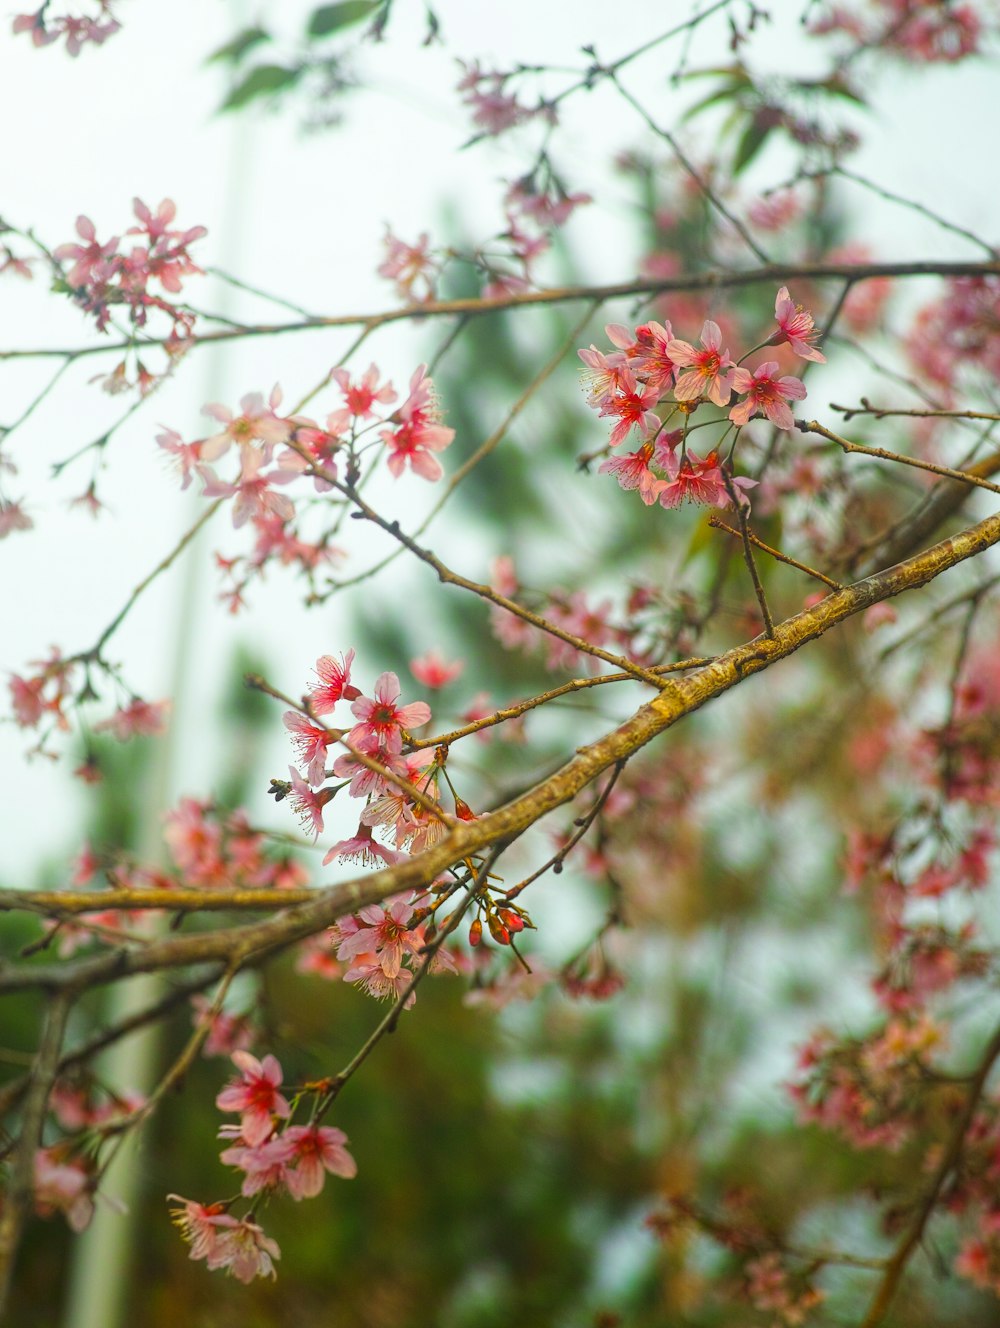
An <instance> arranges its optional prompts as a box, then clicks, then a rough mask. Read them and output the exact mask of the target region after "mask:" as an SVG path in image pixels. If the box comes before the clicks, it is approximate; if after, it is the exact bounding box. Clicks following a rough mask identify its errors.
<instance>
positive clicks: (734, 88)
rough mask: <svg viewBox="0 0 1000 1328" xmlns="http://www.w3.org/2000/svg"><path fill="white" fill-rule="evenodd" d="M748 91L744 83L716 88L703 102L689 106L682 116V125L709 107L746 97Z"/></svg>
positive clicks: (726, 84)
mask: <svg viewBox="0 0 1000 1328" xmlns="http://www.w3.org/2000/svg"><path fill="white" fill-rule="evenodd" d="M746 90H747V85H746V83H743V82H740V83H725V84H723V86H722V87H721V88H716V89H715V91H714V92H710V93H709V94H708V96H707V97H702V99H701V101H696V102H695V104H694V105H693V106H689V107H688V109H687V110H686V111H685V112H684V114H683V115H682V116H681V123H685V122H686V121H688V120H692V119H693V118H694V117H695V116H696V115H699V114H700V113H701V112H702V111H704V110H707V109H708V107H709V106H714V105H715V104H716V103H717V102H721V101H729V100H730V99H736V98H739V97H741V96H744V95H745V94H746Z"/></svg>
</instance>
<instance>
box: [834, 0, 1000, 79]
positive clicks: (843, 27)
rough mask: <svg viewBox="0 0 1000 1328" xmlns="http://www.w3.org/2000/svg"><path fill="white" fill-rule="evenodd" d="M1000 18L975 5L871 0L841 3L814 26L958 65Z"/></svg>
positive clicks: (912, 56)
mask: <svg viewBox="0 0 1000 1328" xmlns="http://www.w3.org/2000/svg"><path fill="white" fill-rule="evenodd" d="M995 24H996V19H995V17H991V18H989V19H987V18H985V17H984V14H983V12H981V7H980V6H977V5H975V4H950V3H946V4H942V3H941V0H868V3H867V4H866V5H864V6H862V7H860V8H859V7H854V8H849V7H848V6H846V5H841V4H837V5H834V6H832V7H830V8H829V9H828V10H827V12H825V13H823V14H822V15H821V16H820V17H819V18H818V19H816V20H814V21H813V22H811V23H810V25H809V31H810V32H811V33H813V34H814V35H816V36H823V35H826V34H828V33H843V34H844V35H845V36H847V37H849V38H850V39H851V41H852V44H856V45H857V46H858V47H860V48H862V49H864V48H867V49H868V50H873V49H875V48H877V47H880V48H882V49H883V50H885V51H889V52H892V53H894V54H896V55H899V56H902V57H903V58H904V59H907V60H911V61H912V60H916V61H920V62H922V63H925V64H937V63H941V62H944V63H948V64H954V63H955V62H956V61H958V60H962V59H964V58H965V57H966V56H970V55H976V54H978V52H979V51H980V49H981V45H982V36H983V32H984V29H985V28H986V27H987V25H989V27H992V28H994V30H995Z"/></svg>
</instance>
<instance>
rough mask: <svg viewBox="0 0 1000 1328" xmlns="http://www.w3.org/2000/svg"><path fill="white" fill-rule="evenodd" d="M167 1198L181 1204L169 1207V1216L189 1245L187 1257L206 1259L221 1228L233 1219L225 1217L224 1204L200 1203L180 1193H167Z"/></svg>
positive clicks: (215, 1247)
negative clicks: (189, 1250)
mask: <svg viewBox="0 0 1000 1328" xmlns="http://www.w3.org/2000/svg"><path fill="white" fill-rule="evenodd" d="M167 1198H168V1199H176V1200H177V1202H178V1203H179V1204H183V1207H182V1208H171V1210H170V1216H171V1220H172V1221H173V1223H174V1225H175V1226H177V1227H179V1228H180V1232H181V1236H182V1237H183V1239H184V1240H185V1241H186V1242H187V1244H188V1245H190V1246H191V1254H190V1256H189V1257H190V1258H192V1259H206V1258H208V1257H209V1256H210V1255H212V1254H214V1253H215V1251H216V1249H217V1248H218V1245H219V1240H220V1237H221V1234H222V1231H223V1229H224V1228H225V1227H226V1226H227V1225H230V1224H231V1223H232V1221H233V1219H232V1218H227V1216H226V1209H225V1205H224V1204H221V1203H213V1204H200V1203H197V1202H196V1201H195V1200H194V1199H185V1198H184V1197H183V1195H180V1194H168V1195H167Z"/></svg>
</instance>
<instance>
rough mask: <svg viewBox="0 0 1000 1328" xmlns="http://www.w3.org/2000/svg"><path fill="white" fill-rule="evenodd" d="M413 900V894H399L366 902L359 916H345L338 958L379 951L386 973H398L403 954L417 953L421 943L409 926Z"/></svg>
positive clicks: (389, 976) (375, 953)
mask: <svg viewBox="0 0 1000 1328" xmlns="http://www.w3.org/2000/svg"><path fill="white" fill-rule="evenodd" d="M412 901H413V896H412V895H410V894H406V895H400V896H399V897H398V898H397V899H394V900H393V901H392V902H391V903H387V904H386V905H382V904H369V905H367V907H365V908H363V909H362V910H361V912H360V913H359V914H358V915H357V918H354V917H348V918H342V919H341V920H340V922H339V923H338V924H337V935H338V937H339V944H338V946H337V958H338V959H354V958H356V957H357V956H358V955H377V956H378V961H379V964H380V966H381V968H382V971H383V973H384V974H385V975H386V977H387V978H394V977H396V975H397V974H398V973H399V970H400V968H401V966H402V963H403V957H404V955H407V954H411V955H415V954H416V953H417V951H418V950H419V948H420V945H421V944H422V940H421V938H420V937H419V936H417V935H415V934H414V933H411V931H410V930H409V926H408V924H409V921H410V918H411V917H412V916H413V902H412ZM358 919H360V921H359V920H358Z"/></svg>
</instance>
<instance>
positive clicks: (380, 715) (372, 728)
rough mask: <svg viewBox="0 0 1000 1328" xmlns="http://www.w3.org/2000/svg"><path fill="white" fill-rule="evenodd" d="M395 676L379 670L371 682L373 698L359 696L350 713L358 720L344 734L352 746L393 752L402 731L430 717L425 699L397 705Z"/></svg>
mask: <svg viewBox="0 0 1000 1328" xmlns="http://www.w3.org/2000/svg"><path fill="white" fill-rule="evenodd" d="M399 696H400V688H399V679H398V678H397V677H396V675H395V674H394V673H383V674H381V675H380V676H379V678H377V679H376V682H375V699H374V700H371V699H369V698H368V697H367V696H359V697H358V699H357V700H356V701H354V702H353V703H352V705H351V713H352V714H353V715H354V717H355V718H356V719H357V720H358V721H359V722H358V723H357V724H355V726H354V727H353V728H352V729H351V731H350V733H349V734H348V735H347V740H348V742H349V743H350V744H351V746H352V747H356V748H357V749H358V750H359V751H362V752H367V753H369V754H371V755H374V754H377V753H379V752H384V753H388V754H389V755H392V756H395V755H398V753H399V752H401V751H402V749H403V734H404V732H408V731H409V730H410V729H415V728H419V727H420V726H421V725H422V724H426V723H427V721H428V720H429V719H430V717H431V711H430V706H428V704H427V703H426V701H411V702H410V703H409V705H405V706H398V705H397V704H396V702H397V701H398V700H399Z"/></svg>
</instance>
